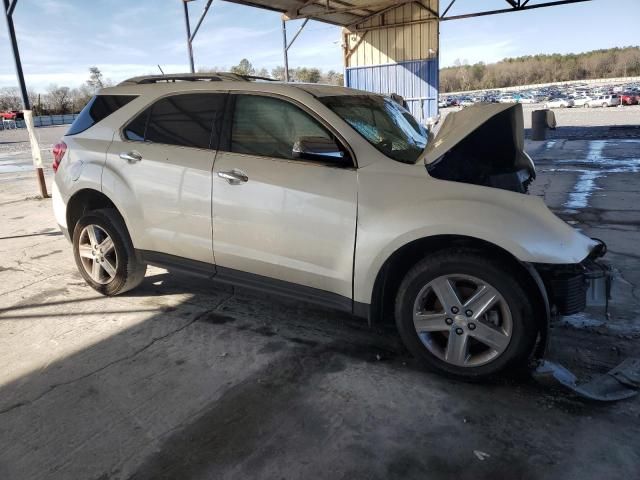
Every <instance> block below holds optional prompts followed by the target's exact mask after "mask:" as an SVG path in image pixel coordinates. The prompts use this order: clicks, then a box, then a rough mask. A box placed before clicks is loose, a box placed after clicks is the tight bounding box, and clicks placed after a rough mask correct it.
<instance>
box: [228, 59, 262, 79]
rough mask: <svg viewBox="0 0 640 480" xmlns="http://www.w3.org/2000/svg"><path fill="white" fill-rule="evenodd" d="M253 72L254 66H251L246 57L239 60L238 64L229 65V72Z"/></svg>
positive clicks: (240, 73)
mask: <svg viewBox="0 0 640 480" xmlns="http://www.w3.org/2000/svg"><path fill="white" fill-rule="evenodd" d="M255 72H256V70H255V68H253V65H251V62H250V61H249V60H247V59H246V58H243V59H242V60H240V63H239V64H238V65H235V66H233V67H231V73H235V74H238V75H253V74H255Z"/></svg>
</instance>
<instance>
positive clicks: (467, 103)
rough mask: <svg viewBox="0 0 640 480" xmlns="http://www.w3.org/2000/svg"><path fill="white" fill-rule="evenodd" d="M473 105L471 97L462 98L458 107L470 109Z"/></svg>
mask: <svg viewBox="0 0 640 480" xmlns="http://www.w3.org/2000/svg"><path fill="white" fill-rule="evenodd" d="M474 103H475V102H474V101H473V99H472V98H471V97H462V98H461V99H460V106H462V107H470V106H471V105H473V104H474Z"/></svg>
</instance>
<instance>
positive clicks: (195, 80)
mask: <svg viewBox="0 0 640 480" xmlns="http://www.w3.org/2000/svg"><path fill="white" fill-rule="evenodd" d="M292 89H295V91H299V90H303V91H305V92H306V93H309V94H311V95H313V96H314V97H328V96H337V95H375V94H373V93H371V92H366V91H363V90H356V89H353V88H347V87H342V86H337V85H324V84H318V83H297V82H289V83H286V82H281V81H277V80H270V79H263V78H260V77H252V76H248V75H237V74H234V73H207V74H188V73H186V74H171V75H146V76H140V77H133V78H130V79H127V80H124V81H123V82H121V83H119V84H118V85H116V86H115V87H107V88H104V89H102V90H101V91H100V94H102V95H108V94H111V95H117V94H131V95H135V94H145V93H152V92H153V93H156V92H162V93H164V94H166V93H170V92H172V91H177V92H184V91H190V90H195V91H217V90H250V91H260V92H269V93H283V94H284V93H286V92H287V91H288V92H291V91H292Z"/></svg>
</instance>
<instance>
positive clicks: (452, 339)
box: [413, 274, 513, 367]
mask: <svg viewBox="0 0 640 480" xmlns="http://www.w3.org/2000/svg"><path fill="white" fill-rule="evenodd" d="M413 324H414V327H415V329H416V332H417V334H418V337H419V338H420V340H421V342H422V343H423V344H424V346H425V347H426V348H427V349H428V350H429V352H431V353H432V354H433V355H435V356H436V357H437V358H439V359H440V360H442V361H444V362H447V363H450V364H452V365H456V366H458V367H477V366H480V365H484V364H487V363H489V362H491V361H493V360H495V359H496V358H497V357H498V356H500V355H501V354H502V353H504V351H505V350H506V349H507V347H508V345H509V342H510V341H511V336H512V333H513V320H512V316H511V310H510V309H509V305H508V304H507V302H506V301H505V299H504V297H503V296H502V295H501V294H500V292H499V291H498V290H497V289H495V288H494V287H493V286H491V285H489V284H488V283H487V282H485V281H483V280H480V279H479V278H476V277H472V276H470V275H461V274H460V275H459V274H453V275H444V276H441V277H438V278H436V279H434V280H432V281H431V282H429V283H428V284H427V285H425V286H424V287H423V288H422V289H421V290H420V292H419V293H418V296H417V297H416V300H415V302H414V307H413Z"/></svg>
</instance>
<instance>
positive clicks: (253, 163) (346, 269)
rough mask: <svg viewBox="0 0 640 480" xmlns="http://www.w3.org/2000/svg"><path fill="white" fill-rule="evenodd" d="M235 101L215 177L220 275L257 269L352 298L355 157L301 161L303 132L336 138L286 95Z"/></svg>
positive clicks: (243, 97) (232, 98)
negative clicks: (296, 150)
mask: <svg viewBox="0 0 640 480" xmlns="http://www.w3.org/2000/svg"><path fill="white" fill-rule="evenodd" d="M229 105H230V108H229V111H230V112H232V115H231V116H232V118H227V120H226V121H225V125H226V124H228V126H229V131H228V132H227V134H226V135H225V137H227V138H226V141H222V142H221V145H220V150H219V151H218V154H217V156H216V160H215V164H214V174H213V229H214V245H215V257H216V265H217V267H218V274H219V275H220V274H221V273H223V274H224V271H225V269H226V270H228V271H230V272H244V273H251V274H256V275H260V276H263V277H269V278H271V279H276V280H281V281H285V282H290V283H293V284H297V285H302V286H306V287H311V288H313V289H319V290H322V291H325V292H330V293H333V294H337V295H340V296H342V297H347V298H348V299H351V298H352V293H353V291H352V274H353V253H354V244H355V232H356V205H357V172H356V170H355V168H353V162H352V159H351V158H350V157H348V158H346V159H342V160H340V161H338V160H336V161H335V162H332V161H330V160H329V161H326V160H325V161H310V160H300V159H295V158H294V156H295V155H294V154H293V147H294V144H295V143H296V141H297V140H298V139H300V138H301V137H307V138H309V137H314V138H317V137H323V138H325V139H328V138H331V139H335V137H334V135H333V134H332V133H331V132H330V130H329V129H328V128H327V127H326V126H325V125H323V124H322V123H321V122H320V121H319V120H318V119H316V118H314V116H313V115H312V114H311V113H309V112H307V111H306V110H303V109H302V108H301V107H299V106H298V105H295V104H293V103H291V102H289V101H288V100H285V99H282V98H279V97H271V96H263V95H254V94H246V95H244V94H243V95H231V96H230V104H229ZM345 160H346V161H345Z"/></svg>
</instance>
